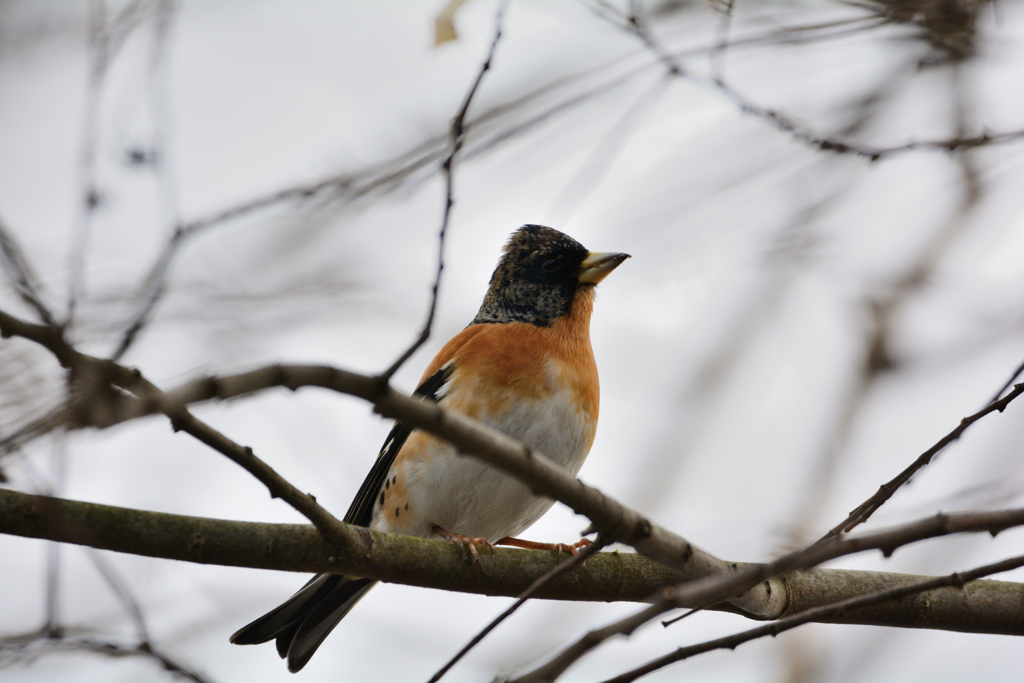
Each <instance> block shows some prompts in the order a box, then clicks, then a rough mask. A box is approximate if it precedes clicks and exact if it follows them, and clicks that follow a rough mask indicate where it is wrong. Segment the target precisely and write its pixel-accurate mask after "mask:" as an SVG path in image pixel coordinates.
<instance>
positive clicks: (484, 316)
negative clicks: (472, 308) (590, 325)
mask: <svg viewBox="0 0 1024 683" xmlns="http://www.w3.org/2000/svg"><path fill="white" fill-rule="evenodd" d="M591 289H592V288H591V287H582V288H577V287H576V286H575V284H573V285H568V284H566V285H564V286H554V287H552V286H550V285H546V284H542V283H537V282H528V281H520V282H513V283H508V282H504V283H500V286H492V287H491V288H490V289H488V290H487V295H486V296H485V297H484V301H483V303H482V304H480V310H479V311H477V314H476V317H475V318H473V322H472V323H470V324H472V325H475V324H477V323H528V324H530V325H536V326H538V327H551V325H552V324H554V323H555V321H557V320H558V319H559V318H561V317H563V316H566V315H570V314H571V313H572V309H573V308H574V301H575V299H576V298H578V297H579V296H585V294H584V292H586V290H591ZM589 298H590V299H592V298H593V292H590V297H589ZM588 310H589V309H588ZM587 315H588V320H589V313H588V314H587Z"/></svg>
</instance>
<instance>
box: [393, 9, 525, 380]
mask: <svg viewBox="0 0 1024 683" xmlns="http://www.w3.org/2000/svg"><path fill="white" fill-rule="evenodd" d="M507 7H508V0H501V2H500V4H499V5H498V12H497V14H496V15H495V17H494V40H492V41H491V48H490V50H488V51H487V59H485V60H484V63H483V64H482V65H481V66H480V71H479V72H477V75H476V80H474V81H473V85H472V86H470V88H469V91H468V92H467V93H466V97H465V98H464V99H463V100H462V106H461V107H460V108H459V111H458V112H457V113H456V114H455V118H454V119H452V127H451V132H450V134H449V135H450V139H451V149H450V151H449V152H448V156H447V157H446V158H445V160H444V163H443V164H442V165H441V169H442V171H443V172H444V180H445V202H444V213H443V215H442V218H441V230H440V233H439V234H438V237H437V242H438V243H437V276H436V277H435V278H434V287H433V289H432V290H431V295H430V308H429V309H428V311H427V319H426V321H425V322H424V323H423V329H422V330H420V334H419V336H418V337H417V338H416V341H414V342H413V343H412V346H410V347H409V348H408V349H406V350H405V352H404V353H402V355H401V356H399V357H398V359H397V360H396V361H395V362H394V363H392V364H391V367H389V368H388V369H387V370H385V371H384V372H383V373H382V374H381V378H382V379H383V380H384V381H385V382H389V381H391V378H392V377H393V376H394V374H395V373H396V372H398V369H399V368H401V367H402V366H403V365H405V361H407V360H409V358H410V357H411V356H412V354H414V353H416V351H417V350H418V349H419V348H420V347H421V346H423V344H424V343H425V342H426V341H427V340H428V339H429V338H430V330H431V328H432V327H433V326H434V313H435V312H436V311H437V292H438V289H439V288H440V287H441V273H442V272H443V271H444V238H445V235H446V234H447V232H448V220H449V218H450V217H451V212H452V205H454V204H455V197H454V194H453V183H454V177H453V175H454V169H453V168H452V166H453V165H454V164H455V157H456V155H458V153H459V150H461V149H462V143H463V141H464V138H465V133H466V131H465V121H466V114H467V112H469V105H470V104H472V102H473V97H475V96H476V91H477V90H478V89H479V88H480V84H481V83H482V82H483V80H484V74H486V73H487V72H488V71H490V69H491V61H492V60H493V59H494V52H495V50H497V49H498V41H500V40H501V27H502V23H503V21H504V18H505V10H506V9H507Z"/></svg>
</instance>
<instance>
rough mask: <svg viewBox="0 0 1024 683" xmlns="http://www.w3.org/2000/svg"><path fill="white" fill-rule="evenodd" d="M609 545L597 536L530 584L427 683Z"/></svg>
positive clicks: (429, 682) (441, 674)
mask: <svg viewBox="0 0 1024 683" xmlns="http://www.w3.org/2000/svg"><path fill="white" fill-rule="evenodd" d="M609 544H611V539H609V538H608V537H607V536H605V535H604V534H598V536H597V539H596V540H595V541H594V542H593V543H591V544H590V545H588V546H587V547H585V548H584V549H583V550H581V551H580V552H579V553H578V554H577V555H576V556H575V557H572V558H570V559H568V560H566V561H565V562H562V563H561V564H559V565H558V566H556V567H555V568H554V569H552V570H551V571H549V572H548V573H547V574H545V575H544V576H542V577H540V578H539V579H537V580H536V581H534V582H533V583H532V584H530V587H529V588H527V589H526V590H525V591H523V592H522V593H521V594H520V595H519V597H518V598H517V599H516V601H515V602H513V603H512V604H511V605H509V607H508V609H506V610H505V611H504V612H502V613H501V614H499V615H498V616H497V617H495V618H494V620H493V621H492V622H491V623H489V624H487V626H485V627H484V628H483V630H482V631H480V632H479V633H477V634H476V635H475V636H473V638H472V640H470V641H469V642H468V643H466V645H465V647H463V648H462V649H461V650H459V651H458V653H457V654H456V655H455V656H454V657H452V658H451V659H449V660H448V663H447V664H445V665H444V666H442V667H441V668H440V669H438V670H437V673H435V674H434V675H433V676H432V677H431V678H430V680H429V681H427V683H437V681H439V680H441V677H442V676H444V675H445V674H446V673H448V670H449V669H451V668H452V667H453V666H455V665H456V664H457V663H458V661H459V660H460V659H462V658H463V657H465V656H466V655H467V654H468V653H469V651H470V650H472V649H473V648H474V647H476V646H477V644H479V643H480V641H482V640H483V639H484V638H486V637H487V635H488V634H489V633H490V632H491V631H493V630H494V629H495V628H497V627H498V624H500V623H501V622H503V621H505V620H506V619H508V618H509V617H510V616H512V614H513V613H514V612H515V611H516V610H517V609H519V608H520V607H522V606H523V605H524V604H526V601H527V600H529V599H530V598H532V597H533V596H534V595H536V594H537V592H538V591H539V590H540V589H541V588H544V587H545V586H547V585H548V584H550V583H551V582H552V581H554V580H555V579H557V578H558V577H559V576H561V575H563V574H565V573H566V572H567V571H569V570H571V569H573V568H575V567H579V566H580V565H582V564H583V563H584V562H585V561H586V560H587V558H589V557H590V556H591V555H593V554H595V553H597V552H599V551H600V550H601V549H602V548H604V547H606V546H608V545H609Z"/></svg>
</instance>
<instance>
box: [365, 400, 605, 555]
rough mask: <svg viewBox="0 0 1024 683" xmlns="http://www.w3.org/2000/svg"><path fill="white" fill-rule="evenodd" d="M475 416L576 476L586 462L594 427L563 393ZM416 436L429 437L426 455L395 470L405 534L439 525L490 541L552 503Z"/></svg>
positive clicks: (468, 458)
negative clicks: (405, 503)
mask: <svg viewBox="0 0 1024 683" xmlns="http://www.w3.org/2000/svg"><path fill="white" fill-rule="evenodd" d="M478 419H480V420H481V421H482V422H484V423H485V424H487V425H489V426H491V427H494V428H495V429H497V430H499V431H501V432H504V433H505V434H508V435H509V436H510V437H512V438H514V439H516V440H518V441H521V442H523V443H525V444H527V445H529V446H531V447H533V448H535V449H536V450H538V451H539V452H541V453H543V454H544V455H546V456H547V457H549V458H551V459H552V460H554V461H555V462H557V463H558V464H560V465H562V466H563V467H565V468H566V469H567V470H568V471H569V472H571V473H572V474H573V475H574V476H575V475H576V473H577V472H579V470H580V467H582V466H583V461H584V460H585V459H586V457H587V452H588V451H589V450H590V444H591V443H592V441H593V434H594V429H595V426H594V424H592V421H591V420H590V419H589V417H588V416H586V415H585V414H584V413H583V412H582V411H580V410H579V409H578V408H577V407H576V405H575V404H574V403H573V402H572V401H570V400H569V395H568V394H567V393H566V394H564V395H563V394H555V395H553V396H550V397H548V398H546V399H544V400H538V401H535V402H532V403H527V404H520V405H519V407H518V408H515V409H513V410H512V411H508V412H506V413H505V414H504V415H503V416H502V417H501V418H497V417H495V416H493V415H490V414H487V413H481V414H479V415H478ZM418 436H420V438H425V439H427V440H428V441H427V443H425V444H424V451H425V457H423V458H415V459H408V460H404V461H403V462H402V463H400V464H399V465H398V468H397V471H396V474H397V475H398V478H399V479H401V480H404V481H405V486H406V492H407V496H408V499H409V503H410V507H411V510H410V512H412V513H413V514H412V515H409V516H408V517H407V518H406V519H402V520H401V521H402V522H403V524H402V527H404V528H403V529H401V531H402V532H403V533H414V534H416V535H421V536H426V535H429V534H430V533H431V529H432V528H433V526H435V525H436V526H439V527H441V528H443V529H445V530H447V531H450V532H453V533H457V534H462V535H464V536H477V537H482V538H486V539H488V540H489V541H491V542H494V541H497V540H499V539H502V538H504V537H506V536H516V535H518V534H520V533H522V532H523V531H524V530H526V529H527V528H528V527H529V526H530V525H532V524H533V523H534V522H536V521H537V520H538V519H540V517H541V516H542V515H543V514H544V513H545V512H547V511H548V509H549V508H550V507H551V506H552V505H553V504H554V501H553V500H551V499H550V498H545V497H542V496H535V495H533V494H532V493H531V492H530V490H529V489H528V488H527V487H526V486H524V485H523V484H521V483H520V482H519V481H518V480H517V479H515V478H513V477H510V476H508V475H506V474H503V473H502V472H500V471H499V470H497V469H495V468H493V467H491V466H490V465H487V464H485V463H483V462H481V461H480V460H477V459H476V458H473V457H472V456H466V455H459V454H458V453H457V452H456V451H455V449H454V448H453V447H452V446H451V445H449V444H447V443H445V442H443V441H441V440H439V439H435V438H433V437H428V436H426V435H418ZM414 519H415V522H416V524H415V528H413V527H412V523H413V522H414ZM381 521H384V520H381ZM395 521H398V520H395ZM383 526H384V527H388V528H390V527H392V526H393V525H392V524H384V525H383ZM393 530H395V531H399V529H398V528H394V529H393Z"/></svg>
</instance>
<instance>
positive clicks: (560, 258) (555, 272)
mask: <svg viewBox="0 0 1024 683" xmlns="http://www.w3.org/2000/svg"><path fill="white" fill-rule="evenodd" d="M628 258H629V254H614V253H596V252H590V251H587V250H586V248H585V247H584V246H583V245H582V244H580V243H579V242H577V241H576V240H574V239H573V238H571V237H569V236H568V235H566V234H565V233H562V232H559V231H557V230H554V229H552V228H547V227H544V226H543V225H524V226H523V227H521V228H519V229H518V230H516V231H515V232H514V233H512V237H511V238H509V241H508V244H506V245H505V253H504V254H503V255H502V257H501V260H500V261H498V266H497V268H495V269H494V274H493V275H491V284H490V287H489V288H488V289H487V296H486V297H484V302H483V304H482V305H481V306H480V311H479V312H478V313H477V315H476V318H475V319H474V320H473V322H474V323H507V322H523V323H531V324H533V325H540V326H542V327H547V326H550V325H551V323H552V322H554V321H555V319H557V318H558V317H559V316H561V315H565V314H566V313H568V312H569V311H570V309H571V308H572V304H573V301H574V299H575V298H576V296H577V294H578V293H579V292H581V291H587V290H590V289H592V288H593V287H594V286H595V285H596V284H597V283H599V282H600V281H601V280H603V279H604V278H605V276H607V275H608V273H610V272H612V271H613V270H615V268H616V267H618V265H619V264H620V263H622V262H623V261H625V260H626V259H628Z"/></svg>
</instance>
